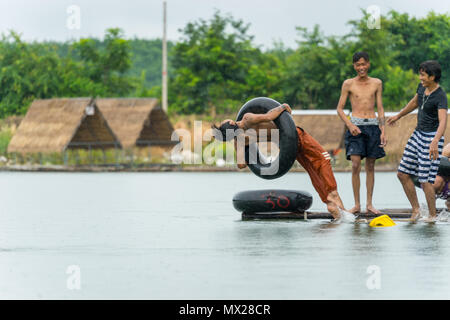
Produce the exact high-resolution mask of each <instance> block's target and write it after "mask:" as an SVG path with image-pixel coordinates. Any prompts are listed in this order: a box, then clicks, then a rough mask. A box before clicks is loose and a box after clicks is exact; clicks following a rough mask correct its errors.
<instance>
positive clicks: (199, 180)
mask: <svg viewBox="0 0 450 320" xmlns="http://www.w3.org/2000/svg"><path fill="white" fill-rule="evenodd" d="M336 178H337V181H338V186H339V189H338V190H339V192H340V194H341V196H342V198H343V200H344V203H345V205H346V206H347V207H351V206H352V205H353V199H352V190H351V180H350V179H351V175H350V174H348V173H337V174H336ZM361 185H362V188H361V196H362V199H363V206H364V205H365V201H364V199H365V182H364V174H362V181H361ZM266 188H278V189H297V190H305V191H309V192H310V193H311V194H313V197H314V202H313V207H312V209H315V210H325V206H324V205H323V204H322V203H321V202H320V199H319V197H318V196H317V194H316V193H315V192H314V190H313V188H312V186H311V184H310V181H309V178H308V176H307V175H306V174H304V173H289V174H287V175H285V176H283V177H282V178H280V179H277V180H275V181H273V180H272V181H269V180H262V179H260V178H258V177H256V176H254V175H253V174H251V173H175V172H168V173H13V172H11V173H7V172H4V173H1V174H0V196H1V206H0V298H2V299H16V298H20V299H393V298H396V299H397V298H398V299H428V298H430V299H431V298H433V299H449V298H450V273H449V272H448V270H450V224H447V223H438V224H434V225H433V224H432V225H430V224H426V223H417V224H409V223H405V222H400V223H398V224H397V226H395V227H391V228H376V229H374V228H370V227H368V226H367V225H364V224H340V225H336V224H330V223H329V221H327V220H309V221H294V220H291V221H242V220H241V217H240V214H239V213H237V212H236V211H235V210H234V208H233V206H232V203H231V199H232V197H233V195H234V194H235V193H236V192H239V191H242V190H248V189H266ZM419 200H420V202H421V203H424V202H425V200H424V197H423V195H422V194H419ZM374 204H375V206H377V207H378V208H386V207H389V208H402V207H407V206H408V202H407V199H406V197H405V196H404V194H403V191H402V188H401V185H400V184H399V182H398V181H397V179H396V176H395V173H377V175H376V185H375V195H374ZM438 206H439V207H442V206H443V201H441V200H439V201H438ZM69 266H77V267H79V270H80V285H81V287H80V289H79V290H70V289H69V288H68V285H67V282H68V279H69V278H70V277H71V276H72V275H71V274H67V273H66V272H67V269H68V267H69ZM370 266H375V267H370ZM368 268H369V271H371V270H374V269H371V268H376V270H378V271H379V275H380V277H379V280H380V281H379V282H378V283H379V289H377V287H375V288H374V286H373V285H372V286H371V285H370V283H372V284H373V283H374V282H371V280H373V279H374V278H373V276H374V274H371V273H368ZM70 279H73V278H70ZM69 282H70V280H69ZM368 282H369V286H368V285H367V283H368ZM69 287H70V286H69Z"/></svg>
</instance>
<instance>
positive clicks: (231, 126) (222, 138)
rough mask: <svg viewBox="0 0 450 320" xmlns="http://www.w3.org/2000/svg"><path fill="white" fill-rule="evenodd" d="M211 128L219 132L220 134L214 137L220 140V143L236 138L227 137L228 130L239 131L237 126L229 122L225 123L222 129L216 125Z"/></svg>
mask: <svg viewBox="0 0 450 320" xmlns="http://www.w3.org/2000/svg"><path fill="white" fill-rule="evenodd" d="M211 128H212V129H216V130H219V132H217V131H216V132H215V133H214V137H215V138H216V139H217V140H219V141H228V140H231V139H233V138H234V134H233V135H228V136H227V130H230V129H231V130H233V132H234V131H236V130H237V129H239V127H238V125H237V124H231V123H230V121H227V122H225V123H223V124H222V125H221V126H220V127H217V126H216V125H213V126H212V127H211Z"/></svg>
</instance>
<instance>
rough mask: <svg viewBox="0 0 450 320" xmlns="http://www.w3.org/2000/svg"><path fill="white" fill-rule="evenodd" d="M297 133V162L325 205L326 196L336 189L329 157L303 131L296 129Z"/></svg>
mask: <svg viewBox="0 0 450 320" xmlns="http://www.w3.org/2000/svg"><path fill="white" fill-rule="evenodd" d="M297 132H298V151H297V161H298V162H299V163H300V164H301V165H302V167H303V168H305V170H306V172H308V174H309V177H310V178H311V182H312V184H313V186H314V189H316V191H317V193H318V194H319V196H320V199H321V200H322V201H323V202H325V203H327V197H328V195H329V194H330V193H331V192H332V191H334V190H336V189H337V185H336V179H335V178H334V174H333V169H332V168H331V161H330V160H331V159H330V155H329V154H328V152H327V151H325V149H324V148H322V146H321V145H320V144H319V143H318V142H317V141H316V140H315V139H314V138H313V137H311V136H310V135H309V134H308V133H306V132H305V131H304V130H303V129H301V128H299V127H297Z"/></svg>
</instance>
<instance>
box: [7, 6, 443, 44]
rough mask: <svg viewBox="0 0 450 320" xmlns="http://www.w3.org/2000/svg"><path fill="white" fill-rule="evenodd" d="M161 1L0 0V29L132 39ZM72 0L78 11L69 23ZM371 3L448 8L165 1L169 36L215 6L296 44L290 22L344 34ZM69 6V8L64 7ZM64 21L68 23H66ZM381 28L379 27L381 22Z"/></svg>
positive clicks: (154, 22)
mask: <svg viewBox="0 0 450 320" xmlns="http://www.w3.org/2000/svg"><path fill="white" fill-rule="evenodd" d="M162 2H163V0H125V1H124V0H0V31H1V32H2V33H6V32H7V31H8V30H10V29H12V30H15V31H17V32H20V33H21V34H22V38H23V39H25V40H68V39H74V38H75V39H77V38H80V37H87V36H95V37H102V36H103V34H104V31H105V30H106V29H107V28H110V27H120V28H122V29H123V30H124V32H125V36H126V37H127V38H131V37H134V36H137V37H139V38H150V39H151V38H158V37H161V35H162ZM73 5H75V6H76V8H79V10H80V15H79V16H80V19H79V21H80V25H79V27H80V28H79V29H77V28H76V26H75V27H74V24H73V23H74V21H76V20H73V18H74V17H75V16H74V11H70V8H71V6H73ZM370 5H376V6H378V7H379V8H380V11H381V14H385V13H387V12H388V11H389V10H391V9H394V10H396V11H400V12H407V13H409V14H410V15H413V16H416V17H423V16H425V15H426V14H427V13H428V12H429V11H430V10H434V11H435V12H437V13H449V12H450V0H386V1H385V0H361V1H356V0H308V1H305V0H167V6H168V38H169V39H171V40H177V39H179V37H180V33H179V32H178V29H180V28H183V27H184V26H185V25H186V23H187V22H189V21H194V20H196V19H199V18H203V19H209V18H210V17H211V16H212V15H213V13H214V11H215V9H219V10H220V11H221V12H223V13H230V14H232V15H233V16H234V17H235V18H239V19H243V20H244V21H245V22H248V23H250V24H251V27H250V30H249V33H250V34H251V35H254V36H255V41H254V42H255V43H256V44H259V45H264V46H269V47H270V46H271V45H272V43H273V41H274V40H277V41H280V40H281V41H282V42H283V43H284V44H285V45H286V46H289V47H295V39H298V37H297V34H296V31H295V27H296V26H304V27H308V28H311V27H313V26H314V25H315V24H319V25H320V26H321V29H322V31H323V32H324V33H325V34H326V35H343V34H345V33H347V32H348V31H349V30H350V28H349V26H348V25H347V24H346V23H347V22H348V21H349V20H351V19H359V18H360V17H361V8H364V9H365V8H368V7H369V6H370ZM68 10H69V11H70V12H68ZM68 22H69V25H71V27H68ZM381 27H382V26H381Z"/></svg>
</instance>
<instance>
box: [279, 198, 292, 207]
mask: <svg viewBox="0 0 450 320" xmlns="http://www.w3.org/2000/svg"><path fill="white" fill-rule="evenodd" d="M281 199H286V201H287V203H286V205H282V204H281V201H280V200H281ZM277 204H278V206H279V207H280V208H283V209H286V208H287V207H289V205H290V204H291V201H290V200H289V198H288V197H286V196H278V199H277Z"/></svg>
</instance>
